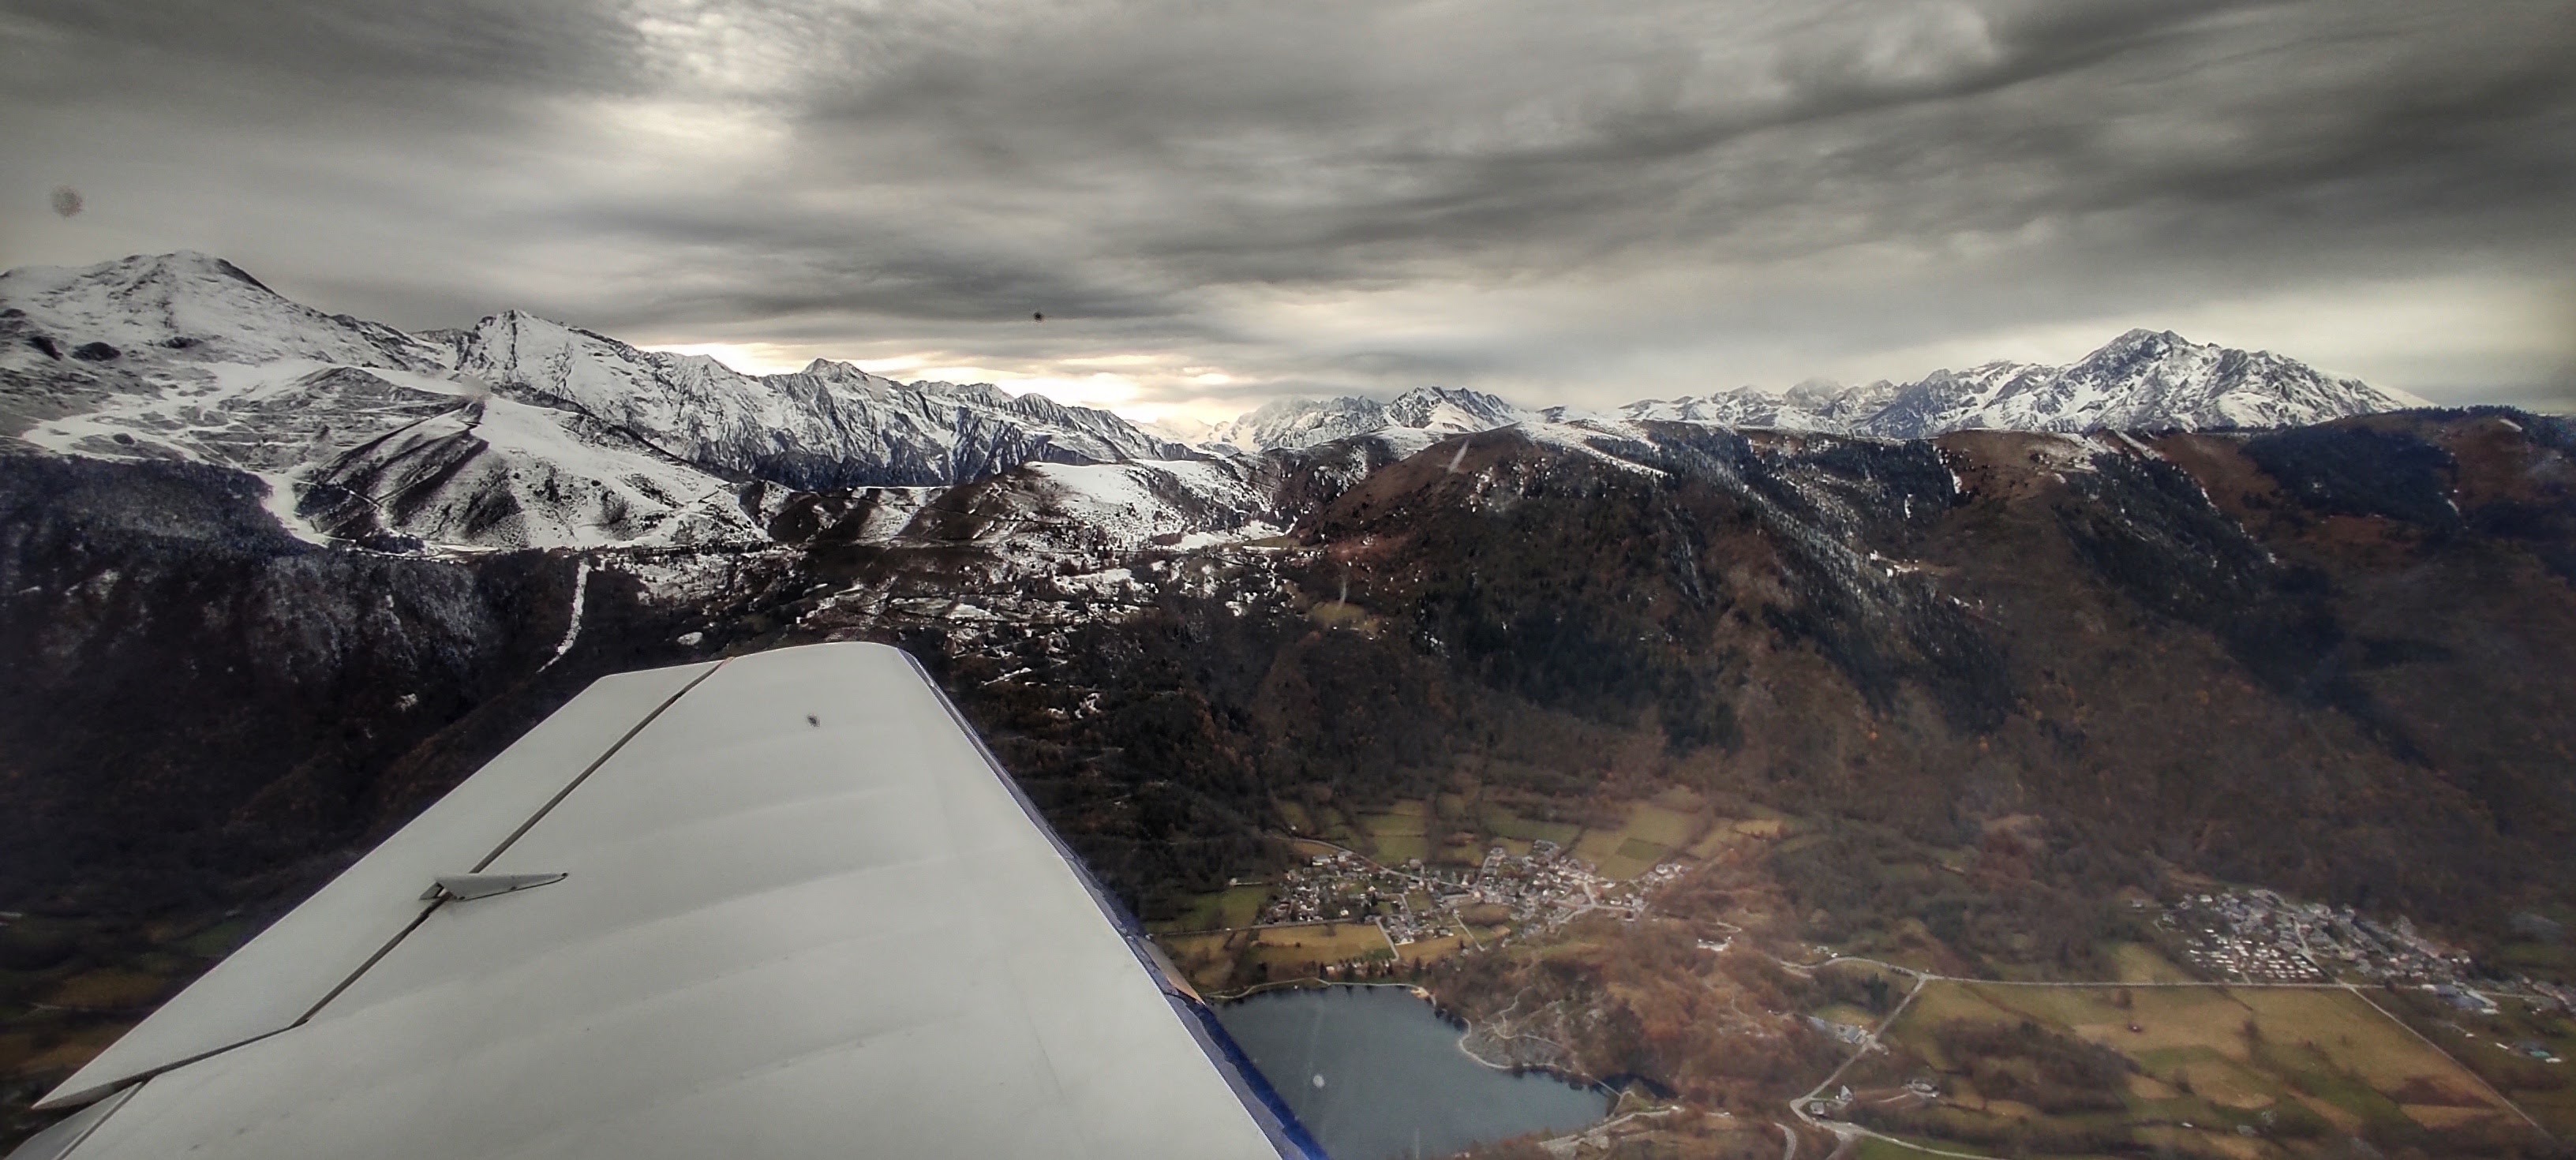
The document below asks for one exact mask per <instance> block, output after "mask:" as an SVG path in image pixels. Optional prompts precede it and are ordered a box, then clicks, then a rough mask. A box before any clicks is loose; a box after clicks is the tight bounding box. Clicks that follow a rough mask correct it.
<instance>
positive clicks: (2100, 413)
mask: <svg viewBox="0 0 2576 1160" xmlns="http://www.w3.org/2000/svg"><path fill="white" fill-rule="evenodd" d="M2423 405H2425V404H2424V400H2422V399H2418V398H2416V397H2414V396H2412V395H2408V394H2405V393H2403V392H2399V391H2392V390H2387V389H2384V388H2380V387H2374V386H2371V385H2370V384H2368V383H2365V382H2362V381H2361V380H2359V379H2353V378H2345V377H2342V376H2338V375H2329V374H2326V373H2324V372H2321V371H2319V370H2317V369H2316V368H2314V367H2311V366H2308V365H2307V364H2305V363H2301V362H2297V361H2295V360H2292V359H2287V358H2283V357H2281V356H2280V355H2276V354H2273V353H2271V352H2269V351H2242V350H2233V349H2229V348H2226V347H2221V346H2215V345H2210V344H2206V343H2195V342H2191V341H2189V340H2187V339H2185V338H2183V337H2182V336H2180V335H2178V334H2175V333H2173V332H2172V331H2169V330H2166V331H2154V330H2132V331H2130V332H2128V333H2127V334H2123V335H2121V336H2120V337H2118V338H2116V339H2113V340H2112V341H2111V342H2110V343H2109V344H2108V345H2106V346H2104V347H2102V348H2101V349H2100V350H2097V351H2094V352H2093V353H2092V354H2090V355H2087V356H2086V357H2085V358H2084V359H2083V360H2082V361H2080V362H2077V363H2075V364H2073V365H2071V366H2066V367H2044V366H2032V365H2028V364H2021V363H1988V364H1986V365H1984V366H1980V367H1975V368H1972V369H1970V370H1967V371H1962V372H1951V371H1940V372H1936V373H1935V374H1933V375H1931V376H1930V377H1927V378H1925V379H1924V380H1923V381H1921V382H1919V383H1915V384H1912V385H1910V386H1907V387H1905V388H1903V389H1901V390H1900V391H1899V392H1898V393H1897V396H1896V398H1895V399H1894V400H1892V401H1891V403H1890V404H1889V405H1888V406H1887V407H1886V408H1885V409H1883V410H1882V411H1881V412H1880V413H1878V414H1877V415H1873V416H1871V417H1870V418H1869V419H1867V420H1865V421H1863V422H1862V423H1860V424H1858V425H1857V426H1856V427H1855V430H1857V431H1859V432H1861V433H1864V434H1872V435H1885V436H1891V437H1895V438H1914V437H1918V436H1922V435H1932V434H1938V433H1941V432H1944V431H1960V430H1968V429H1975V428H1991V429H2000V430H2013V431H2084V430H2089V429H2092V428H2096V427H2109V428H2115V429H2124V430H2134V429H2140V428H2165V427H2179V428H2187V429H2200V428H2209V427H2293V426H2304V425H2306V424H2310V423H2323V422H2327V421H2329V420H2333V419H2341V418H2345V417H2348V416H2352V415H2366V414H2370V413H2373V412H2377V411H2392V410H2398V409H2401V408H2405V407H2420V406H2423Z"/></svg>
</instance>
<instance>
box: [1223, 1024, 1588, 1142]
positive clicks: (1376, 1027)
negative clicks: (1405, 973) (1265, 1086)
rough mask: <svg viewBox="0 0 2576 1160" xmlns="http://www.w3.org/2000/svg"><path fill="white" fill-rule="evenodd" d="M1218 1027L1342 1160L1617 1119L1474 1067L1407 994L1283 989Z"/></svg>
mask: <svg viewBox="0 0 2576 1160" xmlns="http://www.w3.org/2000/svg"><path fill="white" fill-rule="evenodd" d="M1216 1017H1217V1022H1219V1023H1222V1024H1224V1025H1225V1030H1226V1033H1227V1034H1229V1035H1231V1036H1233V1037H1234V1041H1235V1043H1236V1044H1237V1045H1239V1046H1241V1047H1242V1048H1243V1053H1244V1054H1245V1055H1248V1056H1251V1057H1252V1062H1253V1064H1254V1066H1257V1067H1259V1068H1260V1069H1261V1074H1262V1075H1263V1076H1265V1077H1267V1078H1268V1079H1269V1080H1270V1084H1271V1086H1272V1087H1275V1088H1277V1089H1279V1094H1280V1096H1281V1097H1282V1098H1284V1099H1286V1100H1287V1101H1288V1106H1289V1107H1290V1108H1291V1109H1293V1110H1294V1111H1295V1112H1296V1113H1297V1118H1298V1119H1300V1120H1302V1121H1304V1122H1305V1124H1306V1130H1307V1131H1310V1132H1313V1133H1314V1134H1315V1139H1316V1142H1317V1143H1320V1144H1322V1145H1323V1146H1324V1150H1325V1151H1326V1152H1327V1153H1330V1154H1331V1156H1332V1158H1333V1160H1396V1158H1397V1157H1408V1158H1409V1157H1413V1156H1416V1155H1420V1156H1447V1155H1449V1154H1451V1153H1453V1152H1457V1151H1459V1150H1461V1149H1464V1148H1467V1147H1469V1146H1471V1145H1474V1144H1478V1143H1482V1142H1484V1141H1487V1140H1502V1139H1508V1138H1510V1137H1513V1136H1518V1135H1520V1134H1522V1133H1524V1132H1535V1131H1539V1130H1541V1129H1545V1130H1547V1131H1549V1132H1551V1133H1561V1132H1569V1131H1572V1130H1574V1129H1576V1128H1580V1127H1583V1126H1584V1125H1586V1124H1589V1123H1591V1122H1593V1121H1595V1120H1598V1119H1600V1118H1601V1116H1602V1115H1603V1113H1605V1112H1607V1111H1608V1110H1609V1104H1610V1099H1609V1097H1608V1096H1607V1095H1604V1094H1603V1093H1601V1092H1599V1091H1594V1090H1589V1089H1585V1088H1578V1087H1575V1086H1574V1085H1572V1084H1568V1083H1565V1082H1563V1081H1561V1080H1558V1079H1555V1078H1553V1077H1550V1076H1546V1075H1541V1074H1536V1073H1532V1074H1525V1075H1517V1076H1516V1075H1513V1074H1511V1073H1510V1072H1504V1071H1496V1070H1494V1069H1492V1068H1489V1067H1486V1066H1484V1065H1483V1064H1480V1063H1477V1062H1476V1061H1475V1060H1472V1059H1469V1058H1467V1057H1466V1056H1465V1055H1464V1054H1462V1053H1460V1052H1459V1050H1458V1029H1457V1028H1455V1027H1452V1026H1450V1025H1449V1024H1447V1023H1445V1022H1443V1021H1441V1019H1440V1017H1439V1016H1438V1015H1437V1014H1435V1013H1433V1011H1432V1009H1431V1005H1430V1004H1429V1003H1425V1002H1423V1001H1422V1000H1420V999H1417V998H1415V997H1414V996H1413V995H1412V993H1411V992H1408V991H1406V990H1404V989H1402V988H1397V987H1331V988H1326V989H1322V990H1309V991H1277V992H1272V993H1270V994H1267V995H1256V996H1253V997H1252V998H1249V999H1245V1000H1243V1001H1242V1002H1239V1003H1229V1004H1226V1005H1225V1006H1223V1007H1219V1008H1217V1012H1216ZM1317 1077H1321V1078H1322V1080H1323V1083H1322V1084H1321V1085H1320V1086H1318V1085H1317V1083H1316V1082H1315V1081H1316V1079H1317Z"/></svg>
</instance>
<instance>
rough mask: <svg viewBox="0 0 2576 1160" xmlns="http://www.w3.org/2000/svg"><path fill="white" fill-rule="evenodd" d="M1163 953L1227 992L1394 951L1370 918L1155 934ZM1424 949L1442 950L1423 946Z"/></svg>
mask: <svg viewBox="0 0 2576 1160" xmlns="http://www.w3.org/2000/svg"><path fill="white" fill-rule="evenodd" d="M1155 941H1156V942H1157V943H1159V944H1161V946H1162V948H1163V953H1164V954H1166V955H1169V956H1171V960H1172V963H1173V965H1175V966H1177V967H1179V968H1180V969H1181V973H1182V974H1184V975H1187V976H1188V977H1189V980H1190V984H1191V985H1192V986H1195V987H1197V988H1199V989H1200V990H1201V991H1225V990H1233V989H1238V988H1241V987H1245V986H1249V985H1251V984H1253V983H1256V982H1265V981H1269V980H1273V979H1294V978H1299V977H1302V976H1306V975H1312V974H1315V973H1316V972H1317V971H1318V970H1319V969H1320V968H1321V967H1322V966H1324V965H1325V964H1328V963H1339V962H1347V961H1350V960H1353V959H1363V960H1366V959H1381V960H1382V959H1389V958H1393V957H1395V951H1394V950H1392V949H1391V948H1389V947H1388V945H1387V941H1386V935H1385V934H1384V933H1383V932H1381V931H1380V930H1378V928H1377V927H1376V926H1375V925H1374V924H1371V923H1365V922H1331V923H1312V924H1307V925H1301V926H1265V927H1259V928H1255V929H1246V930H1231V931H1222V930H1220V931H1206V932H1202V933H1197V934H1165V935H1158V936H1156V938H1155ZM1422 953H1424V954H1435V955H1436V954H1438V953H1440V952H1437V951H1431V950H1426V951H1424V952H1422Z"/></svg>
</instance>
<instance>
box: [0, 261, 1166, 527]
mask: <svg viewBox="0 0 2576 1160" xmlns="http://www.w3.org/2000/svg"><path fill="white" fill-rule="evenodd" d="M13 435H14V436H16V437H18V438H19V439H22V440H24V441H25V442H28V443H32V444H35V445H36V446H38V447H42V448H45V449H47V450H51V451H56V452H62V453H68V454H78V455H88V456H95V457H101V458H112V459H143V458H164V459H180V460H188V461H193V462H203V463H211V464H216V465H220V466H224V467H231V468H236V469H240V470H243V471H248V472H251V473H253V474H256V475H258V476H260V477H261V478H262V479H263V480H265V481H266V482H267V483H268V485H269V488H270V491H271V502H270V507H271V510H272V511H274V512H276V513H277V514H278V516H279V517H280V519H281V520H282V521H283V522H285V523H286V524H287V525H288V527H289V528H291V529H294V530H296V531H297V532H298V533H299V534H305V535H309V536H323V535H331V536H341V537H348V538H362V537H372V538H375V540H376V542H387V543H393V542H399V540H398V539H397V540H391V541H388V540H384V539H383V537H386V536H391V537H397V538H399V537H410V538H413V539H417V540H421V541H426V542H428V543H434V544H447V545H455V546H473V547H526V546H538V547H544V546H593V545H602V544H662V545H689V544H710V543H756V542H760V541H761V540H763V539H764V538H765V537H764V535H763V533H762V530H761V523H760V521H759V520H758V519H757V518H755V516H754V514H753V513H751V512H749V511H747V510H746V509H745V506H744V504H743V503H742V502H741V492H742V489H743V487H744V486H745V485H746V484H749V483H751V482H753V481H764V482H766V483H769V484H774V485H779V486H780V487H784V488H787V489H791V490H808V491H811V490H822V489H833V488H849V487H862V486H873V485H954V484H958V483H965V482H970V481H973V480H978V479H984V478H988V477H991V476H994V475H996V474H999V473H1002V472H1005V471H1010V470H1013V469H1016V468H1018V467H1020V466H1021V465H1023V464H1027V463H1033V462H1047V463H1063V464H1074V465H1082V464H1097V463H1122V462H1129V461H1136V460H1158V459H1188V458H1193V457H1194V453H1192V452H1191V451H1189V450H1188V449H1187V448H1185V447H1183V446H1181V445H1180V444H1178V443H1175V442H1173V441H1170V440H1166V439H1161V438H1157V437H1155V436H1152V435H1148V434H1146V433H1145V432H1143V431H1141V430H1139V429H1137V428H1136V427H1135V426H1134V425H1132V424H1130V423H1128V422H1127V421H1126V420H1124V419H1121V418H1119V417H1118V416H1116V415H1113V414H1110V413H1109V412H1106V411H1097V410H1091V409H1087V408H1081V407H1066V406H1062V405H1060V404H1057V403H1055V402H1054V401H1052V400H1049V399H1046V398H1043V397H1039V396H1035V395H1031V396H1025V397H1013V396H1011V395H1009V394H1007V393H1004V392H1002V391H999V390H996V389H995V388H993V387H991V386H987V385H971V386H960V385H957V384H952V383H911V384H904V383H897V382H894V381H892V380H889V379H884V378H880V377H878V376H875V375H870V374H868V373H866V372H865V371H862V370H860V369H858V368H856V367H853V366H849V365H847V364H844V363H834V362H828V361H823V360H816V361H815V362H814V363H813V364H812V365H809V366H807V367H806V368H805V369H804V370H802V371H799V372H796V373H794V374H785V375H765V376H752V375H744V374H740V373H737V372H735V371H733V370H731V369H730V368H727V367H725V366H724V365H723V364H721V363H718V362H716V361H715V360H713V359H709V358H705V357H702V356H689V355H674V354H666V353H660V352H653V351H644V350H640V349H638V348H636V347H633V346H630V345H628V344H626V343H622V342H619V341H617V340H615V339H611V338H608V337H605V336H602V335H598V334H594V333H591V332H589V331H585V330H581V329H579V328H575V327H570V326H565V325H563V324H560V323H555V322H549V321H546V320H544V319H540V318H536V317H533V316H530V315H527V314H523V313H520V312H517V311H505V312H503V313H501V314H497V315H494V316H492V317H490V318H486V319H484V320H483V321H482V322H480V323H478V324H477V325H476V326H474V327H473V328H471V329H468V330H462V331H442V332H435V333H432V334H426V335H411V334H406V333H404V332H402V331H399V330H396V329H394V328H392V327H388V326H384V325H381V324H378V323H372V322H365V321H361V320H359V319H355V318H351V317H348V316H346V315H330V314H324V313H322V312H320V311H317V310H313V309H311V308H309V307H306V306H303V305H300V304H298V303H295V302H293V301H290V300H288V299H286V298H285V297H283V296H281V295H278V294H277V293H275V292H274V291H272V290H270V289H269V288H268V287H266V286H264V285H262V284H261V283H260V282H259V281H258V280H257V279H255V278H253V277H251V276H250V275H249V274H248V273H245V272H244V271H242V270H241V269H240V268H239V267H236V266H234V265H232V264H231V263H229V262H225V261H223V260H221V259H218V258H213V257H209V256H206V255H203V254H194V253H180V254H168V255H159V256H148V257H133V258H126V259H123V260H120V261H114V262H106V263H102V264H100V265H97V266H91V267H86V268H81V269H66V268H54V267H26V268H21V269H17V270H12V271H9V272H8V273H6V274H0V437H5V436H13Z"/></svg>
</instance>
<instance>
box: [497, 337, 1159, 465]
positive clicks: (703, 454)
mask: <svg viewBox="0 0 2576 1160" xmlns="http://www.w3.org/2000/svg"><path fill="white" fill-rule="evenodd" d="M459 346H460V350H459V357H458V366H459V368H460V369H461V370H463V371H465V372H467V373H469V374H475V375H479V376H481V377H482V378H484V379H486V380H488V381H489V382H491V383H492V384H494V386H495V387H496V388H498V389H500V390H502V391H503V392H505V393H509V394H513V395H516V396H518V397H521V398H525V399H530V400H532V401H538V402H544V403H550V404H554V405H560V406H568V407H571V408H574V409H577V410H580V411H582V412H585V413H587V414H590V415H592V416H594V417H596V418H598V419H600V420H601V421H603V422H607V423H611V424H614V425H616V426H619V427H622V428H625V429H626V430H628V431H630V432H633V433H635V434H636V435H638V436H639V437H641V438H644V439H646V440H648V441H650V442H651V443H653V444H654V445H655V446H658V447H660V448H661V449H663V450H664V451H667V452H669V453H671V454H673V455H675V456H678V457H679V458H681V459H685V460H688V461H689V462H691V463H695V464H698V465H699V466H701V467H704V468H707V469H709V470H712V471H717V472H724V473H730V474H734V475H738V476H745V477H756V478H760V479H767V480H773V481H776V482H780V483H785V484H788V485H790V486H794V487H799V488H804V489H807V490H821V489H826V488H842V487H867V486H884V485H923V484H947V483H963V482H966V481H968V480H973V479H979V478H982V477H984V476H987V475H991V474H993V473H995V472H998V471H1002V470H1006V469H1008V468H1011V467H1016V466H1018V465H1020V464H1022V463H1027V462H1030V461H1033V460H1042V461H1050V462H1070V463H1095V462H1102V463H1114V462H1123V461H1127V460H1136V459H1165V458H1176V457H1180V456H1184V455H1186V454H1187V453H1188V452H1187V449H1186V448H1183V447H1181V446H1180V445H1178V444H1176V443H1173V442H1171V441H1168V440H1164V439H1158V438H1155V437H1154V436H1151V435H1148V434H1146V433H1145V432H1143V431H1140V430H1138V429H1137V428H1136V427H1135V426H1134V425H1133V424H1131V423H1129V422H1127V421H1126V420H1124V419H1121V418H1119V417H1118V416H1116V415H1113V414H1110V413H1109V412H1106V411H1096V410H1092V409H1089V408H1084V407H1067V406H1063V405H1061V404H1058V403H1056V402H1054V401H1052V400H1049V399H1046V398H1044V397H1042V396H1037V395H1023V396H1018V397H1014V396H1012V395H1009V394H1006V393H1004V392H1002V391H1000V390H996V389H995V388H993V387H991V386H987V385H981V384H978V385H973V386H958V385H956V384H952V383H913V384H910V385H906V384H902V383H897V382H894V381H893V380H890V379H885V378H880V377H878V376H876V375H871V374H869V373H867V372H866V371H862V370H860V369H858V368H857V367H854V366H850V365H848V364H846V363H835V362H828V361H824V360H821V359H817V360H815V361H814V362H813V363H811V364H809V365H808V366H806V368H805V369H804V370H802V371H798V372H796V373H793V374H784V375H762V376H752V375H745V374H741V373H738V372H736V371H734V370H732V369H731V368H728V367H726V366H725V365H724V364H722V363H719V362H717V361H715V360H714V359H711V358H708V357H706V356H704V355H680V354H669V353H666V352H661V351H647V350H639V349H637V348H635V347H632V346H629V345H627V344H625V343H622V342H619V341H617V340H615V339H612V338H608V337H606V336H604V335H599V334H594V333H592V332H590V331H587V330H582V329H579V328H577V327H570V326H565V325H562V324H560V323H555V322H548V321H546V320H544V319H540V318H536V317H533V316H531V315H526V314H521V313H519V312H517V311H509V312H505V313H502V314H498V315H494V316H493V317H490V318H487V319H484V320H483V321H482V323H480V324H479V325H477V326H476V327H475V328H474V329H473V331H472V332H470V333H469V334H467V335H466V336H464V338H463V339H462V340H461V341H460V343H459Z"/></svg>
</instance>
